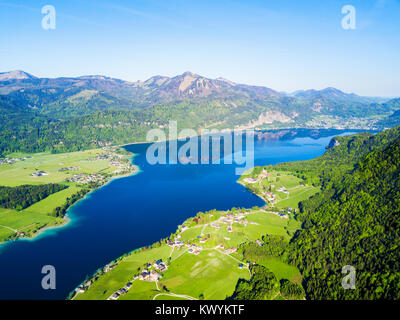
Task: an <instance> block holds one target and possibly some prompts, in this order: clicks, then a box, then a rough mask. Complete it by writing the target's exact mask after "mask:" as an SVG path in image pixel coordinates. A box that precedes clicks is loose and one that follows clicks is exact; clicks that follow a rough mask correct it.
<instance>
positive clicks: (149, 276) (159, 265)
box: [107, 259, 168, 300]
mask: <svg viewBox="0 0 400 320" xmlns="http://www.w3.org/2000/svg"><path fill="white" fill-rule="evenodd" d="M167 269H168V266H167V264H166V263H165V262H163V261H162V259H158V260H157V261H155V262H154V264H151V263H147V265H146V268H144V269H142V270H141V272H140V273H139V274H137V275H135V276H134V277H133V281H135V280H142V281H158V280H160V279H161V277H162V275H161V274H160V273H159V272H163V271H165V270H167ZM156 270H158V271H159V272H157V271H156ZM131 288H132V282H128V283H127V284H126V285H125V286H124V287H123V288H121V289H118V290H117V291H116V292H114V293H113V294H112V295H111V296H110V297H109V298H108V299H107V300H117V299H118V298H119V297H120V296H121V295H124V294H126V293H128V291H129V290H130V289H131Z"/></svg>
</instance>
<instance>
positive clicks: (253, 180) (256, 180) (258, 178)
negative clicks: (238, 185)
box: [243, 169, 269, 183]
mask: <svg viewBox="0 0 400 320" xmlns="http://www.w3.org/2000/svg"><path fill="white" fill-rule="evenodd" d="M267 177H269V173H268V172H267V170H265V169H263V171H262V172H261V173H260V174H259V175H258V177H257V178H251V177H247V178H244V179H243V181H244V182H246V183H256V182H258V181H260V180H262V179H264V178H267Z"/></svg>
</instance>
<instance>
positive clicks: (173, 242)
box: [166, 238, 185, 249]
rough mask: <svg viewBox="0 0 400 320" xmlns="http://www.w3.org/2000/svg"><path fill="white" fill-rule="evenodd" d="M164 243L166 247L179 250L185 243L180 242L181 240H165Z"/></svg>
mask: <svg viewBox="0 0 400 320" xmlns="http://www.w3.org/2000/svg"><path fill="white" fill-rule="evenodd" d="M178 239H179V238H178ZM166 243H167V245H168V246H169V247H171V248H174V247H175V248H177V249H180V248H181V247H182V246H183V245H184V244H185V242H184V241H181V240H170V239H167V240H166Z"/></svg>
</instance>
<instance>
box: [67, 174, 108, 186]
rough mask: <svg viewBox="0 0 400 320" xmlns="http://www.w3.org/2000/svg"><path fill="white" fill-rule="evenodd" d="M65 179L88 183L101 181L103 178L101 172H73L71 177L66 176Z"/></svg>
mask: <svg viewBox="0 0 400 320" xmlns="http://www.w3.org/2000/svg"><path fill="white" fill-rule="evenodd" d="M67 181H72V182H76V183H82V184H88V183H103V182H104V181H105V178H104V176H103V175H101V174H97V173H94V174H86V173H81V174H74V175H73V176H72V177H71V178H68V179H67Z"/></svg>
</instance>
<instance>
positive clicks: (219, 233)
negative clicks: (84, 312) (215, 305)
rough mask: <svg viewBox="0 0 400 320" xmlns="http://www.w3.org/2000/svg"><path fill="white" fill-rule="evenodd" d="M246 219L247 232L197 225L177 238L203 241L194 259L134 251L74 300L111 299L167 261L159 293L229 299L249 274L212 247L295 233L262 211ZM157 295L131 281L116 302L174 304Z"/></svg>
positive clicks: (292, 273)
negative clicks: (150, 268)
mask: <svg viewBox="0 0 400 320" xmlns="http://www.w3.org/2000/svg"><path fill="white" fill-rule="evenodd" d="M223 214H225V212H218V213H214V216H218V217H219V216H220V215H223ZM246 219H247V220H248V221H249V224H247V226H243V225H240V224H238V223H234V224H233V228H232V232H227V226H226V225H224V224H221V228H220V229H216V228H213V227H211V226H209V225H206V226H205V225H200V226H194V227H191V228H190V229H188V230H186V231H183V232H181V233H180V234H181V238H180V240H183V241H185V243H187V242H190V243H192V244H193V243H194V244H197V245H199V238H198V236H202V237H205V236H207V237H209V240H208V241H207V242H206V243H203V244H201V246H202V247H203V251H201V253H200V254H199V255H193V254H190V253H188V252H187V250H188V248H186V247H182V248H181V249H179V250H177V249H174V250H172V248H170V247H168V246H167V245H165V244H162V245H161V247H152V248H151V249H147V250H139V251H135V252H133V253H131V254H129V255H128V256H126V257H123V258H122V260H121V261H120V262H119V264H118V266H117V267H115V268H114V269H113V270H111V271H109V272H108V273H106V274H104V275H102V276H100V277H99V278H98V280H97V281H95V282H94V284H92V286H91V287H90V288H89V289H88V290H87V291H86V292H85V293H83V294H79V295H78V296H77V297H76V299H107V298H108V297H109V296H110V295H111V294H112V293H114V292H115V291H117V290H118V289H120V288H122V287H123V286H124V285H125V284H126V283H127V282H129V281H131V280H132V278H133V276H134V275H135V274H138V273H139V270H141V268H143V267H144V265H145V264H146V263H148V262H149V263H152V262H153V261H155V260H157V259H159V258H161V259H163V261H167V263H168V266H169V267H168V270H166V271H164V272H163V277H162V278H161V279H160V282H159V284H158V287H159V288H162V286H164V285H165V286H166V287H167V289H168V290H169V292H170V293H174V294H178V295H187V296H190V297H193V298H196V299H198V298H199V296H200V294H202V295H203V296H204V299H225V298H226V297H228V296H230V295H231V294H232V293H233V291H234V289H235V286H236V283H237V281H238V280H239V279H240V278H244V279H248V278H249V270H248V269H246V268H244V269H240V268H239V267H238V265H239V264H240V262H241V260H240V259H241V257H240V255H239V254H237V253H233V254H230V255H227V254H225V253H224V252H223V251H221V250H216V249H215V246H216V245H218V244H223V245H224V247H225V248H229V247H233V246H236V247H237V246H238V245H239V244H240V243H242V242H246V241H255V240H257V239H260V238H261V236H263V235H265V234H266V233H268V234H274V235H283V236H284V237H286V238H288V239H289V238H290V236H289V235H288V234H287V232H286V229H285V228H286V227H288V226H289V225H290V226H291V228H298V227H299V225H298V223H297V222H296V221H295V220H293V219H281V218H279V217H277V216H275V215H272V214H269V213H265V212H263V211H255V212H253V213H251V214H248V215H246ZM250 222H254V223H257V224H251V223H250ZM185 224H186V222H185ZM227 239H228V240H227ZM170 255H171V261H170V262H168V257H169V256H170ZM265 265H266V266H267V267H269V268H271V270H273V271H275V272H276V275H277V277H278V278H279V279H281V278H286V279H300V278H301V277H300V273H299V271H298V270H297V268H295V267H293V266H289V265H287V264H285V263H283V262H281V261H280V260H278V259H269V260H266V261H265ZM138 268H140V269H138ZM160 293H161V292H160V291H158V290H157V288H156V286H155V283H154V282H147V281H142V280H135V281H133V286H132V288H131V289H130V290H129V292H128V293H127V294H125V295H123V296H121V297H120V299H121V300H122V299H137V300H140V299H153V298H154V297H156V299H180V298H178V297H172V296H168V295H160V296H157V295H158V294H160Z"/></svg>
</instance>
